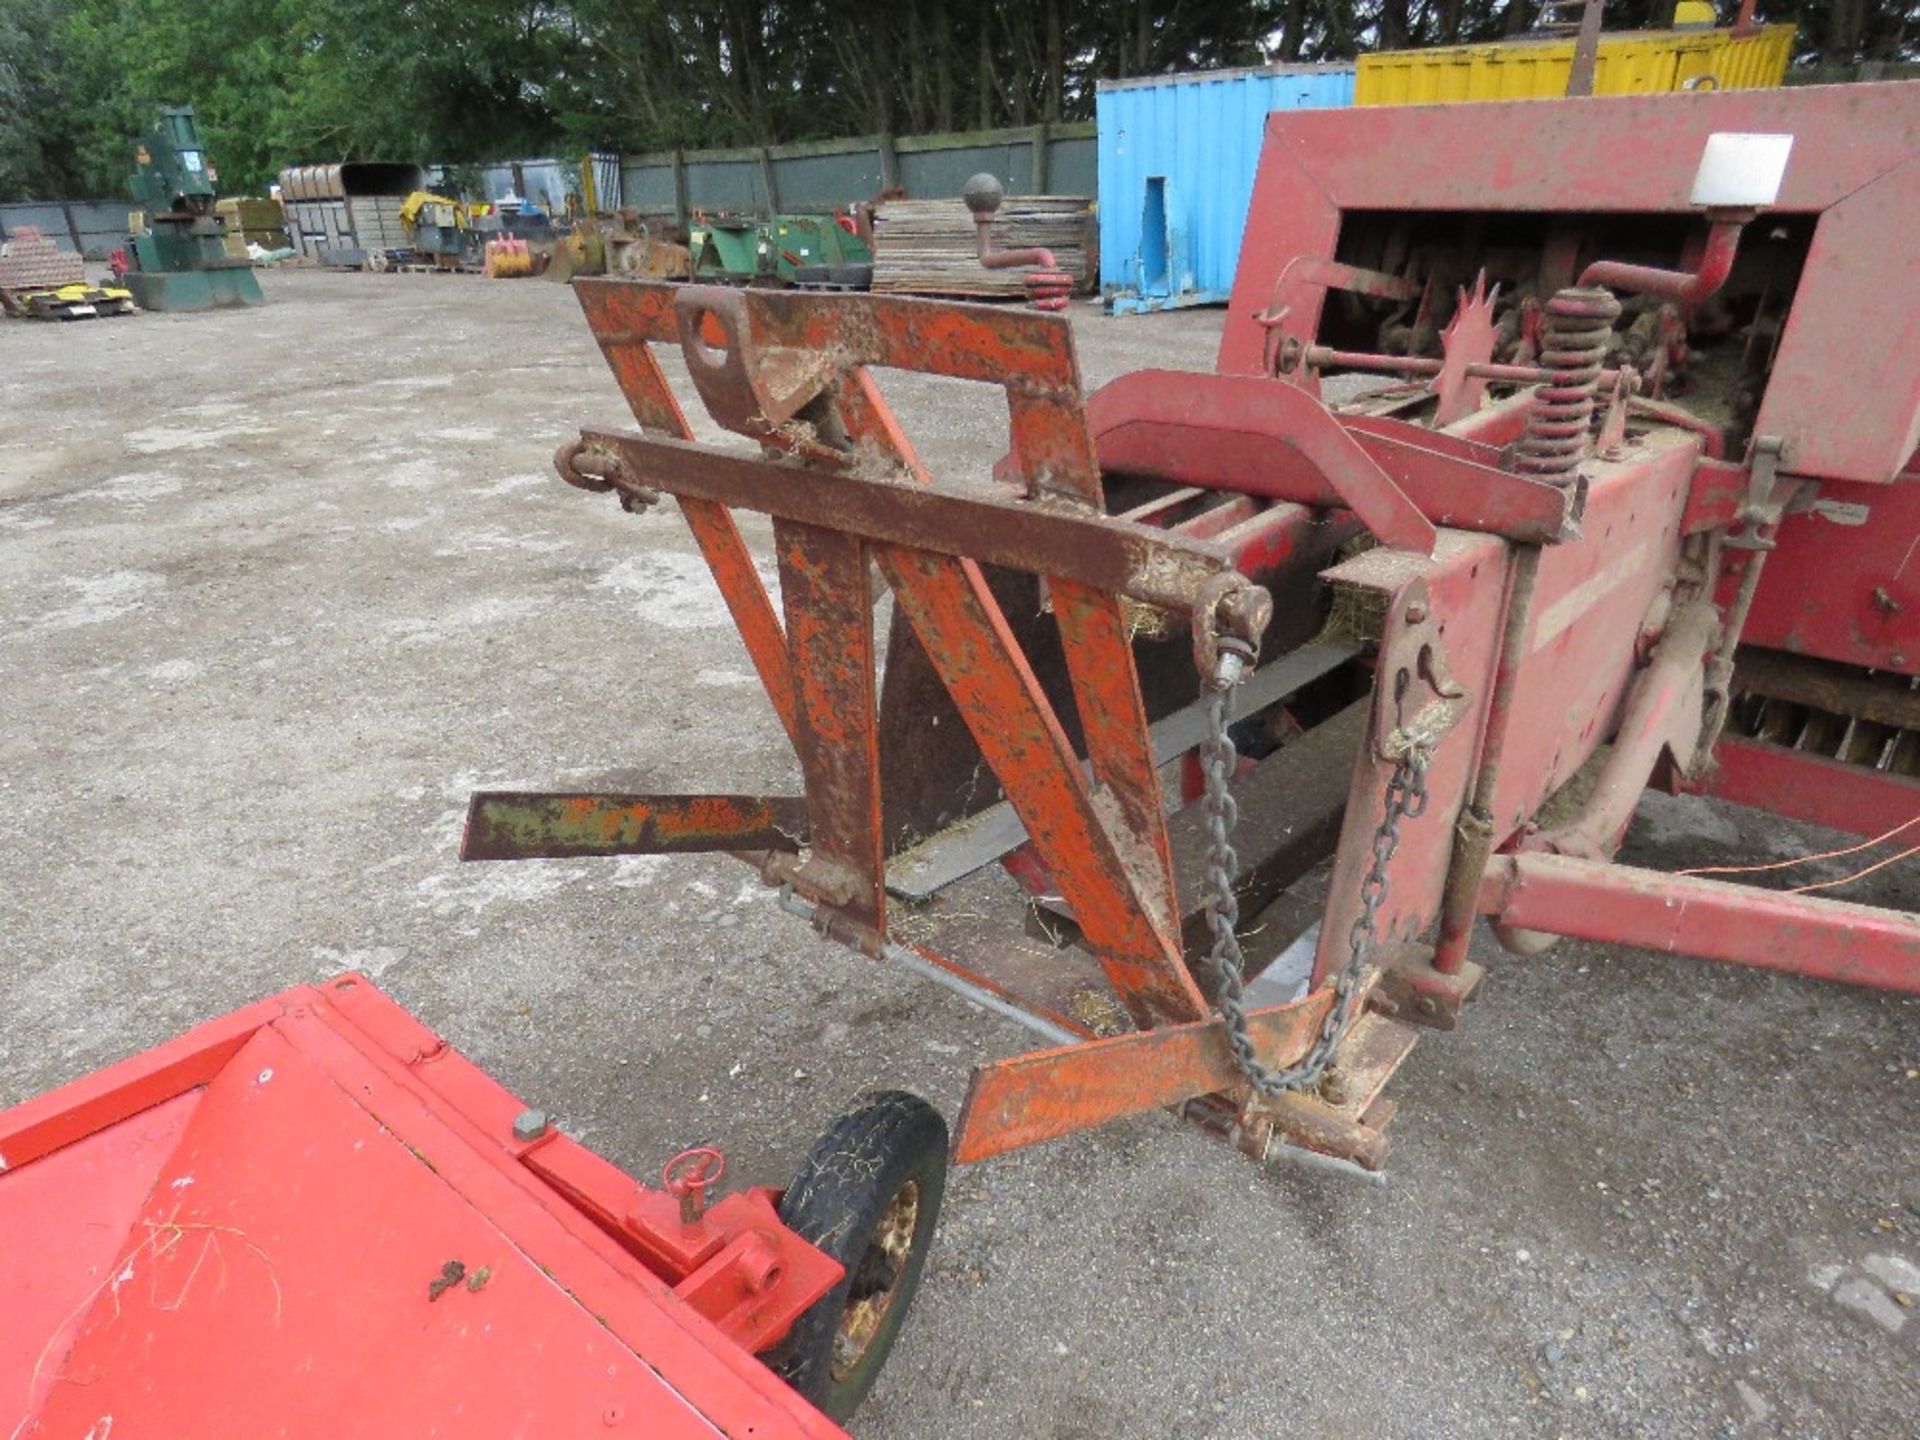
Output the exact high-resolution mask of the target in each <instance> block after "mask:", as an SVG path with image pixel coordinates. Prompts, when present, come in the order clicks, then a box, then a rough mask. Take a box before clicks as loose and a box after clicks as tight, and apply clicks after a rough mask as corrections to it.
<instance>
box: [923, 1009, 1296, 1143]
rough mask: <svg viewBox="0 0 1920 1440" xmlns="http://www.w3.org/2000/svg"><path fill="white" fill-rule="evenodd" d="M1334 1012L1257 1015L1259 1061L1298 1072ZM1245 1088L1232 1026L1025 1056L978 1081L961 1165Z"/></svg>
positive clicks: (1147, 1033)
mask: <svg viewBox="0 0 1920 1440" xmlns="http://www.w3.org/2000/svg"><path fill="white" fill-rule="evenodd" d="M1332 1003H1333V994H1332V991H1331V990H1325V989H1323V990H1318V991H1315V992H1314V993H1313V994H1311V995H1308V996H1307V997H1306V998H1305V999H1303V1000H1297V1001H1295V1002H1294V1003H1293V1004H1291V1005H1276V1006H1273V1007H1272V1008H1271V1009H1265V1010H1254V1011H1250V1012H1249V1013H1248V1015H1247V1026H1248V1032H1249V1034H1250V1035H1251V1036H1252V1038H1253V1046H1254V1051H1255V1053H1256V1054H1257V1055H1258V1056H1259V1057H1260V1059H1261V1060H1262V1061H1263V1062H1265V1063H1266V1064H1268V1065H1273V1066H1284V1065H1290V1064H1292V1063H1293V1062H1294V1061H1296V1060H1298V1059H1299V1058H1300V1057H1301V1056H1302V1055H1304V1054H1305V1053H1306V1051H1307V1047H1308V1046H1309V1045H1311V1044H1312V1043H1313V1037H1314V1036H1315V1035H1317V1034H1318V1033H1319V1031H1320V1026H1321V1024H1322V1022H1323V1021H1324V1020H1325V1019H1326V1014H1327V1010H1328V1008H1329V1007H1330V1006H1331V1005H1332ZM1239 1083H1241V1076H1240V1072H1239V1070H1238V1069H1237V1068H1236V1067H1235V1065H1234V1061H1233V1054H1232V1052H1231V1051H1230V1050H1229V1049H1228V1048H1227V1040H1226V1022H1225V1021H1222V1020H1219V1019H1212V1020H1203V1021H1197V1022H1195V1023H1192V1024H1187V1025H1169V1026H1164V1027H1162V1028H1160V1029H1156V1030H1143V1031H1139V1032H1137V1033H1135V1034H1132V1035H1116V1036H1114V1037H1113V1038H1112V1039H1108V1040H1093V1041H1089V1042H1088V1043H1086V1044H1084V1045H1072V1046H1067V1047H1064V1048H1062V1049H1058V1050H1037V1051H1034V1052H1033V1053H1032V1054H1028V1055H1016V1056H1013V1057H1012V1058H1010V1059H1007V1060H1001V1061H998V1062H996V1063H995V1064H992V1065H982V1066H980V1067H979V1068H978V1069H976V1070H975V1071H974V1072H973V1081H972V1084H970V1085H969V1086H968V1088H967V1099H966V1103H965V1104H964V1105H963V1106H962V1107H961V1111H960V1121H959V1124H958V1126H957V1127H956V1131H955V1139H954V1146H953V1158H954V1160H955V1162H956V1163H959V1164H965V1163H967V1162H969V1161H973V1160H985V1159H987V1158H989V1157H991V1156H994V1155H1003V1154H1005V1153H1006V1152H1007V1151H1009V1150H1018V1149H1020V1148H1021V1147H1023V1146H1026V1145H1036V1144H1038V1143H1039V1142H1041V1141H1042V1140H1053V1139H1057V1138H1058V1137H1060V1136H1062V1135H1069V1134H1072V1133H1073V1132H1074V1131H1076V1130H1084V1129H1087V1128H1088V1127H1089V1126H1093V1125H1103V1124H1105V1123H1106V1122H1107V1121H1109V1120H1118V1119H1120V1118H1121V1117H1122V1116H1124V1115H1138V1114H1140V1113H1142V1112H1143V1111H1147V1110H1155V1109H1159V1108H1161V1107H1163V1106H1168V1105H1178V1104H1180V1103H1181V1102H1182V1101H1186V1100H1191V1099H1194V1098H1195V1097H1196V1096H1200V1095H1208V1094H1212V1093H1214V1092H1216V1091H1220V1090H1228V1089H1231V1088H1233V1087H1234V1086H1236V1085H1237V1084H1239Z"/></svg>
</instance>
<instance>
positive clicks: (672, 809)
mask: <svg viewBox="0 0 1920 1440" xmlns="http://www.w3.org/2000/svg"><path fill="white" fill-rule="evenodd" d="M806 838H807V803H806V801H804V800H799V799H788V798H786V797H784V796H766V795H593V794H562V793H536V792H528V791H511V790H482V791H479V792H477V793H476V794H475V795H474V797H473V800H472V802H471V803H470V804H469V805H468V807H467V828H466V833H465V834H464V835H463V836H462V837H461V840H460V858H461V859H462V860H559V859H572V858H575V857H578V856H588V855H689V854H698V853H703V852H706V851H713V850H797V849H799V847H800V845H801V844H802V843H803V842H804V841H805V840H806Z"/></svg>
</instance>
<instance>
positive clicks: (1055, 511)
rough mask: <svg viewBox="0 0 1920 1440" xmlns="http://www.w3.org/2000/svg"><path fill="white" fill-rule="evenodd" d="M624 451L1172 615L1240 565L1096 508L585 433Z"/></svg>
mask: <svg viewBox="0 0 1920 1440" xmlns="http://www.w3.org/2000/svg"><path fill="white" fill-rule="evenodd" d="M582 434H583V435H584V436H585V438H586V439H587V441H588V442H589V443H590V444H592V445H594V446H597V447H601V448H604V449H607V450H610V451H612V452H614V453H616V454H618V455H619V457H620V458H621V460H622V461H623V463H624V464H625V465H626V467H627V469H628V471H629V473H630V474H631V475H632V476H633V478H634V479H635V480H637V481H639V482H640V483H642V484H646V485H651V486H654V487H656V488H658V489H660V490H664V491H668V492H670V493H672V494H675V495H679V496H682V497H686V496H692V497H695V498H697V499H702V500H715V501H718V502H720V503H721V504H723V505H734V506H740V507H743V508H745V509H748V510H757V511H759V512H761V513H762V514H766V515H771V516H773V517H774V518H776V519H785V520H795V521H799V522H801V523H803V524H809V525H814V526H817V527H819V528H821V529H824V530H837V531H842V532H844V533H846V534H849V535H858V536H861V537H863V538H865V539H869V540H877V541H884V542H886V543H888V544H892V545H900V546H905V547H907V548H910V549H915V550H932V551H935V552H937V553H940V554H945V555H955V556H962V557H965V558H967V559H972V560H977V561H979V562H980V563H981V564H983V565H999V566H1004V567H1006V568H1008V569H1012V570H1025V571H1027V572H1028V573H1030V574H1039V575H1051V576H1054V577H1056V578H1059V579H1064V580H1077V581H1079V582H1081V583H1082V584H1085V585H1090V586H1092V587H1094V588H1095V589H1100V590H1106V591H1110V592H1113V593H1116V594H1123V595H1129V596H1131V597H1132V598H1133V599H1136V600H1140V601H1143V602H1144V603H1146V604H1149V605H1158V606H1161V607H1162V608H1165V609H1172V610H1184V609H1186V607H1187V606H1188V605H1189V604H1190V603H1191V601H1192V596H1193V592H1194V591H1195V590H1196V589H1197V588H1198V587H1199V586H1200V584H1201V583H1202V582H1203V581H1205V580H1207V579H1208V578H1209V577H1211V576H1213V575H1217V574H1220V573H1222V572H1223V571H1226V570H1229V569H1231V568H1232V561H1231V558H1230V557H1229V556H1228V555H1227V554H1226V553H1225V552H1224V551H1222V550H1221V549H1220V547H1218V546H1215V545H1211V544H1208V543H1207V542H1206V541H1201V540H1189V539H1187V538H1185V537H1184V536H1181V535H1179V534H1176V533H1169V532H1167V531H1163V530H1157V529H1154V528H1153V527H1150V526H1145V525H1132V524H1129V523H1127V522H1126V521H1123V520H1116V519H1113V518H1111V517H1109V516H1107V515H1104V514H1101V513H1098V512H1095V511H1092V510H1085V511H1080V510H1074V509H1068V508H1066V507H1064V506H1053V507H1045V506H1040V505H1035V504H1033V503H1031V502H1029V501H1026V500H1022V499H1020V498H1019V497H1018V496H1016V495H1014V494H1012V493H1011V492H1006V493H1004V494H1003V496H996V495H993V494H990V493H985V492H982V491H980V490H978V489H972V490H967V491H960V490H954V489H944V488H941V487H938V486H932V485H925V486H923V485H914V484H906V483H902V482H900V481H896V480H876V479H871V478H868V477H867V476H864V475H857V474H847V473H840V474H833V473H829V472H825V471H821V470H816V469H809V468H802V467H799V466H795V465H790V464H779V463H776V462H773V461H768V460H762V459H757V458H755V457H753V456H750V455H744V454H739V453H734V452H726V451H718V450H712V449H709V448H706V447H704V446H699V445H692V444H687V443H685V442H682V441H677V440H669V439H656V438H652V437H642V436H635V435H618V434H614V433H611V432H607V431H597V430H588V431H583V432H582Z"/></svg>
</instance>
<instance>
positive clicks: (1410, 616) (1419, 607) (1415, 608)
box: [1407, 600, 1427, 625]
mask: <svg viewBox="0 0 1920 1440" xmlns="http://www.w3.org/2000/svg"><path fill="white" fill-rule="evenodd" d="M1426 618H1427V607H1426V606H1425V605H1424V604H1422V603H1421V602H1420V601H1418V600H1415V601H1413V602H1412V603H1411V604H1409V605H1408V606H1407V623H1408V624H1409V625H1418V624H1419V623H1420V622H1421V621H1422V620H1425V619H1426Z"/></svg>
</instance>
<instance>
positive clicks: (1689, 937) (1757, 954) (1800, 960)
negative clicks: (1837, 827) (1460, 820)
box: [1480, 855, 1920, 993]
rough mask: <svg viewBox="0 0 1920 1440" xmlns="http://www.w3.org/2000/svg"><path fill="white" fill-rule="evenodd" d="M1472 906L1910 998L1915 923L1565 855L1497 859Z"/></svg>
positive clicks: (1531, 923)
mask: <svg viewBox="0 0 1920 1440" xmlns="http://www.w3.org/2000/svg"><path fill="white" fill-rule="evenodd" d="M1480 909H1481V910H1482V912H1483V913H1485V914H1486V915H1488V916H1489V917H1491V918H1493V919H1495V920H1497V921H1499V922H1500V923H1502V924H1504V925H1508V926H1514V927H1517V928H1520V929H1523V930H1533V931H1539V932H1542V933H1546V934H1554V935H1565V936H1568V937H1569V938H1571V939H1575V940H1598V941H1602V942H1604V943H1606V944H1609V945H1626V946H1630V947H1631V948H1633V949H1636V950H1659V951H1662V952H1665V953H1667V954H1672V955H1690V956H1693V957H1694V958H1696V959H1700V960H1721V961H1725V962H1727V963H1728V964H1732V965H1752V966H1757V967H1759V968H1760V969H1763V970H1779V971H1784V972H1786V973H1787V974H1790V975H1805V976H1809V977H1811V978H1813V979H1817V980H1838V981H1841V982H1843V983H1845V984H1849V985H1871V986H1875V987H1877V988H1879V989H1883V990H1904V991H1907V992H1909V993H1920V916H1916V915H1913V914H1910V913H1908V912H1905V911H1900V910H1888V909H1882V908H1880V907H1878V906H1873V905H1856V904H1851V903H1849V902H1847V901H1844V900H1826V899H1820V898H1816V897H1815V896H1812V895H1792V894H1786V893H1782V892H1780V891H1774V890H1763V889H1761V888H1760V887H1758V886H1756V885H1732V884H1728V883H1727V882H1726V881H1724V880H1707V879H1703V878H1701V877H1699V876H1696V875H1665V874H1661V873H1659V872H1657V871H1652V870H1639V869H1635V868H1633V867H1632V866H1628V865H1612V864H1608V863H1607V862H1605V861H1602V860H1582V859H1578V858H1576V857H1574V856H1568V855H1497V856H1495V857H1494V859H1493V861H1492V862H1491V863H1490V864H1489V865H1488V866H1487V880H1486V884H1485V886H1484V887H1483V888H1482V890H1481V893H1480Z"/></svg>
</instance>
